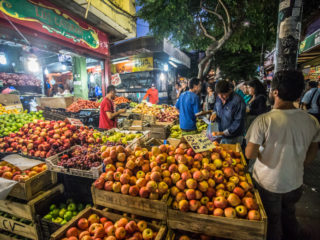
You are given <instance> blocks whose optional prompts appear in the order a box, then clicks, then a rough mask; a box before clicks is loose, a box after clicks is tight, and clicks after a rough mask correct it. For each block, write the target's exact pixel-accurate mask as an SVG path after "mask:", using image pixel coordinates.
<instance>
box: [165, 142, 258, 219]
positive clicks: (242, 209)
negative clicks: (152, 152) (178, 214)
mask: <svg viewBox="0 0 320 240" xmlns="http://www.w3.org/2000/svg"><path fill="white" fill-rule="evenodd" d="M175 158H176V159H178V166H176V167H175V169H174V170H173V171H172V172H171V178H172V179H173V183H175V186H173V187H172V188H171V189H170V192H171V196H172V197H173V198H174V199H175V200H174V201H173V204H172V208H173V209H177V210H180V211H183V212H188V211H191V212H197V213H199V214H211V215H214V216H224V217H227V218H247V219H249V220H260V212H259V211H258V210H259V207H258V204H257V202H256V199H255V198H254V194H253V186H252V184H250V183H249V182H248V180H247V178H246V176H245V173H244V168H245V167H244V165H243V164H242V163H241V160H240V153H238V152H234V151H231V150H224V149H223V147H221V146H219V145H218V143H216V148H214V149H213V151H212V152H211V151H207V152H203V153H195V152H194V151H193V150H192V149H191V148H188V147H187V145H186V144H184V143H181V144H180V145H179V147H178V148H177V149H176V150H175ZM171 168H172V167H171Z"/></svg>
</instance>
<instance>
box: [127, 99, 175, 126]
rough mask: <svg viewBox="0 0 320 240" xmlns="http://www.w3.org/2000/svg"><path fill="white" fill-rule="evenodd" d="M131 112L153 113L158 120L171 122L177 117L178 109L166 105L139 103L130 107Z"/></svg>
mask: <svg viewBox="0 0 320 240" xmlns="http://www.w3.org/2000/svg"><path fill="white" fill-rule="evenodd" d="M132 112H134V113H139V114H142V115H153V116H155V117H156V119H157V121H159V122H173V121H175V120H176V119H178V118H179V111H178V109H176V108H175V107H172V106H168V105H152V106H148V105H147V104H145V103H140V104H138V105H136V106H135V108H133V109H132Z"/></svg>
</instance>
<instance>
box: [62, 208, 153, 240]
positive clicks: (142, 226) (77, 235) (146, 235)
mask: <svg viewBox="0 0 320 240" xmlns="http://www.w3.org/2000/svg"><path fill="white" fill-rule="evenodd" d="M157 234H158V233H157V232H154V231H153V230H152V229H151V228H148V224H147V222H145V221H138V222H136V221H134V220H131V221H130V220H128V219H127V218H125V217H123V218H120V219H119V220H118V221H116V222H115V223H114V222H112V221H110V220H109V219H107V218H106V217H99V216H98V215H97V214H91V215H90V216H89V217H88V218H80V219H79V220H78V221H77V225H76V227H71V228H69V229H68V230H67V232H66V236H65V238H62V240H92V239H97V240H98V239H104V240H117V239H131V240H137V239H141V240H142V239H143V240H152V239H155V237H156V236H157Z"/></svg>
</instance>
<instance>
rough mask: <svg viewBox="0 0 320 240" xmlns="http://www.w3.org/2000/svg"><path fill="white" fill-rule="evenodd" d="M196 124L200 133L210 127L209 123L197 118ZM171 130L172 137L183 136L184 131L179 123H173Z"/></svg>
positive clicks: (178, 137)
mask: <svg viewBox="0 0 320 240" xmlns="http://www.w3.org/2000/svg"><path fill="white" fill-rule="evenodd" d="M196 125H197V129H198V132H199V133H200V132H202V131H203V130H206V129H207V127H208V125H207V124H206V123H205V122H204V121H202V120H200V119H197V123H196ZM170 132H171V133H170V138H177V139H180V138H181V137H182V131H181V128H180V125H179V124H177V125H173V126H172V127H171V129H170Z"/></svg>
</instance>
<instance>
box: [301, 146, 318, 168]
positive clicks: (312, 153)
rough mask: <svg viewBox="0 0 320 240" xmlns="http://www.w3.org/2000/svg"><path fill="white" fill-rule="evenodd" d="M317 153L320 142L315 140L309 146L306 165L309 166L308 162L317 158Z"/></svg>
mask: <svg viewBox="0 0 320 240" xmlns="http://www.w3.org/2000/svg"><path fill="white" fill-rule="evenodd" d="M317 153H318V143H317V142H313V143H311V144H310V146H309V148H308V151H307V155H306V159H305V161H304V166H307V165H308V164H310V163H311V162H312V161H313V160H314V159H315V158H316V156H317Z"/></svg>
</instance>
